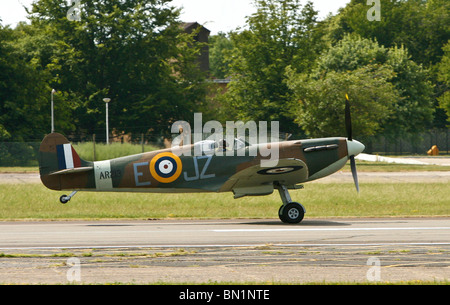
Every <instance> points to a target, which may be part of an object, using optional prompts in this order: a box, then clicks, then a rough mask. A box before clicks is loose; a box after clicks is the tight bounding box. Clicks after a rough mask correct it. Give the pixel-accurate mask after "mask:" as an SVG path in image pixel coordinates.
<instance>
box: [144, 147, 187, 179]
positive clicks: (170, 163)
mask: <svg viewBox="0 0 450 305" xmlns="http://www.w3.org/2000/svg"><path fill="white" fill-rule="evenodd" d="M182 169H183V164H182V163H181V159H180V158H179V157H178V156H176V155H174V154H172V153H161V154H157V155H156V156H155V157H153V159H152V161H151V162H150V173H151V174H152V176H153V178H155V179H156V180H157V181H159V182H161V183H170V182H174V181H175V180H177V179H178V177H180V175H181V171H182Z"/></svg>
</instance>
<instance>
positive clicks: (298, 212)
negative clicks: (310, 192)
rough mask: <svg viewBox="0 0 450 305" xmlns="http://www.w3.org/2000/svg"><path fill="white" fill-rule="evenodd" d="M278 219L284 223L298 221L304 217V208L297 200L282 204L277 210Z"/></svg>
mask: <svg viewBox="0 0 450 305" xmlns="http://www.w3.org/2000/svg"><path fill="white" fill-rule="evenodd" d="M278 214H279V216H280V219H281V221H282V222H285V223H300V222H301V221H302V220H303V217H305V209H304V208H303V206H302V205H301V204H300V203H298V202H291V203H288V204H287V205H285V206H282V207H281V208H280V210H279V211H278Z"/></svg>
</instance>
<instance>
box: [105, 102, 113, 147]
mask: <svg viewBox="0 0 450 305" xmlns="http://www.w3.org/2000/svg"><path fill="white" fill-rule="evenodd" d="M103 101H104V102H105V104H106V144H107V145H109V122H108V104H109V102H111V99H110V98H108V97H105V98H104V99H103Z"/></svg>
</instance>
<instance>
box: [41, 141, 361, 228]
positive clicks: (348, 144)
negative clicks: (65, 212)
mask: <svg viewBox="0 0 450 305" xmlns="http://www.w3.org/2000/svg"><path fill="white" fill-rule="evenodd" d="M195 145H196V144H195V143H194V144H193V145H190V146H189V147H188V149H190V150H191V152H192V154H190V156H186V154H182V153H181V150H183V151H184V152H185V151H186V148H187V147H177V148H169V149H163V150H158V151H152V152H147V153H142V154H137V155H132V156H126V157H121V158H117V159H111V160H104V161H96V162H89V161H85V160H82V159H81V158H80V157H79V156H78V154H77V153H76V151H75V150H74V149H73V147H72V146H71V145H70V142H69V141H68V140H67V139H66V138H65V137H64V136H63V135H61V134H58V133H52V134H49V135H47V136H46V137H45V138H44V140H43V141H42V143H41V146H40V149H39V171H40V177H41V180H42V182H43V184H44V185H45V186H46V187H47V188H49V189H52V190H58V191H60V190H72V191H98V192H149V193H152V192H154V193H195V192H230V191H231V192H233V193H234V196H235V198H240V197H243V196H256V195H268V194H271V193H272V192H273V191H274V189H278V191H279V192H280V195H281V198H282V200H283V204H284V205H283V206H282V208H280V218H281V219H282V220H283V221H286V222H299V221H289V217H288V216H286V215H285V216H283V215H282V213H283V210H284V209H283V208H284V207H285V206H287V205H288V204H290V203H292V201H291V200H290V197H289V194H288V193H287V189H296V188H299V186H298V185H299V184H301V183H305V182H309V181H313V180H316V179H319V178H323V177H325V176H328V175H330V174H332V173H335V172H336V171H338V170H340V169H341V168H342V167H343V166H344V165H345V164H346V162H347V160H348V159H349V157H350V156H355V155H357V154H359V153H360V152H362V151H363V150H364V145H362V144H361V143H359V142H358V141H353V140H349V139H346V138H337V137H336V138H322V139H308V140H296V141H285V142H279V143H270V144H258V146H261V147H258V149H257V150H256V151H257V154H256V155H252V154H251V153H250V151H249V149H250V145H249V144H247V145H244V146H242V147H238V146H235V149H236V151H235V152H234V153H233V154H232V156H229V155H228V156H227V154H223V153H222V154H218V153H216V152H217V150H219V149H223V148H220V147H219V145H215V146H214V151H210V152H208V153H204V154H202V155H200V156H195V155H194V153H193V152H194V147H195ZM267 145H271V149H278V160H276V161H277V162H275V163H276V164H272V166H270V167H265V166H263V165H262V164H263V163H262V161H264V160H268V157H264V156H263V155H261V153H260V149H259V148H262V146H264V147H267ZM70 198H71V197H69V198H68V199H70ZM302 209H303V212H304V208H303V207H302ZM286 217H287V218H288V219H286ZM301 218H303V215H302V216H301ZM300 221H301V219H300Z"/></svg>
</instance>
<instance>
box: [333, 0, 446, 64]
mask: <svg viewBox="0 0 450 305" xmlns="http://www.w3.org/2000/svg"><path fill="white" fill-rule="evenodd" d="M369 8H370V5H368V4H367V1H366V0H352V1H351V2H350V3H349V4H348V5H347V6H346V7H345V8H344V9H342V10H341V11H340V13H339V14H338V15H336V16H334V17H332V18H330V19H329V20H328V23H329V24H328V26H329V28H328V29H329V31H328V35H329V38H330V39H331V40H332V41H333V43H335V42H337V41H339V40H341V39H342V38H343V37H344V36H345V34H348V33H355V34H358V35H360V36H361V37H364V38H369V39H375V40H376V41H378V42H379V43H380V45H383V46H385V47H394V46H398V47H400V46H405V47H406V48H407V49H408V50H409V52H410V54H411V56H412V59H413V60H414V61H415V62H416V63H419V64H424V65H425V66H427V67H428V66H429V65H432V64H435V63H437V62H439V61H440V58H441V56H442V54H443V52H442V44H443V43H445V41H447V40H448V37H449V35H450V28H449V26H448V20H449V12H450V2H449V1H447V0H427V1H424V0H390V1H381V11H380V14H381V20H380V21H373V22H369V21H368V20H367V11H368V9H369Z"/></svg>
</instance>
